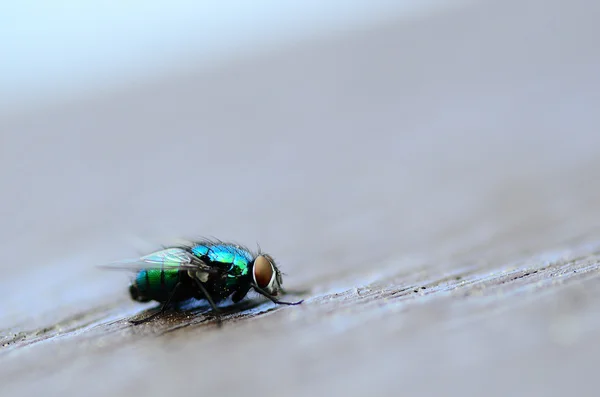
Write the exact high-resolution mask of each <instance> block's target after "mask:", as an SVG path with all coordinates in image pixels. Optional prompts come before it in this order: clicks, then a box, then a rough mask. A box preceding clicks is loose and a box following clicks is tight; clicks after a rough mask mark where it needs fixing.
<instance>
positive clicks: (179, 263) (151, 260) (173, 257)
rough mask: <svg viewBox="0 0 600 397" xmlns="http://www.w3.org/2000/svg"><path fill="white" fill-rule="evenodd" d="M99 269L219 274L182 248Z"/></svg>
mask: <svg viewBox="0 0 600 397" xmlns="http://www.w3.org/2000/svg"><path fill="white" fill-rule="evenodd" d="M99 267H101V268H105V269H116V270H129V271H133V272H138V271H140V270H144V269H145V270H149V269H159V270H162V269H164V268H166V267H176V268H178V269H182V270H194V271H203V272H207V273H217V272H219V269H217V268H215V267H213V266H209V265H207V264H206V263H205V262H204V261H202V260H201V259H199V258H198V257H196V256H194V255H193V254H191V253H189V252H187V251H186V250H184V249H182V248H167V249H164V250H161V251H156V252H153V253H151V254H149V255H146V256H142V257H141V258H138V259H126V260H122V261H117V262H112V263H109V264H107V265H100V266H99Z"/></svg>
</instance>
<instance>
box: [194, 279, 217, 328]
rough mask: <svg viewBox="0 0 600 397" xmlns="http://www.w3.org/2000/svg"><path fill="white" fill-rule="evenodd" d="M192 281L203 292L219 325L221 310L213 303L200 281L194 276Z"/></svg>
mask: <svg viewBox="0 0 600 397" xmlns="http://www.w3.org/2000/svg"><path fill="white" fill-rule="evenodd" d="M194 281H195V282H196V285H197V286H198V288H200V291H202V293H203V294H204V297H205V298H206V300H207V301H208V303H209V304H210V307H212V309H213V312H214V313H215V317H216V319H217V325H218V326H219V327H220V326H221V325H222V319H221V311H220V310H219V308H218V307H217V305H215V302H214V301H213V299H212V298H211V296H210V294H209V293H208V291H207V290H206V288H205V287H204V285H202V282H201V281H200V280H198V279H196V278H194Z"/></svg>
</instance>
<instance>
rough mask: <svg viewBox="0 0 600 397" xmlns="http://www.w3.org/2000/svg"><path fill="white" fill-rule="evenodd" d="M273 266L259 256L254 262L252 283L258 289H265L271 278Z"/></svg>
mask: <svg viewBox="0 0 600 397" xmlns="http://www.w3.org/2000/svg"><path fill="white" fill-rule="evenodd" d="M273 272H274V270H273V265H271V262H269V260H268V259H267V258H265V257H264V256H262V255H259V256H257V257H256V259H255V260H254V281H255V282H256V284H257V285H258V286H259V287H260V288H266V287H267V286H268V285H269V283H271V279H272V278H273Z"/></svg>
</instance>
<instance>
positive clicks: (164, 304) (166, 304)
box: [129, 283, 181, 325]
mask: <svg viewBox="0 0 600 397" xmlns="http://www.w3.org/2000/svg"><path fill="white" fill-rule="evenodd" d="M180 285H181V283H177V284H175V288H173V291H172V292H171V294H170V295H169V298H168V299H167V301H166V302H165V303H163V305H162V306H161V308H160V310H159V311H157V312H156V313H153V314H151V315H149V316H148V317H145V318H143V319H141V320H129V322H130V323H131V324H133V325H140V324H143V323H146V322H148V321H150V320H152V319H153V318H154V317H156V316H158V315H160V314H163V313H164V312H165V310H166V309H167V307H168V306H169V304H170V303H171V299H172V298H173V296H175V293H176V292H177V289H178V288H179V286H180Z"/></svg>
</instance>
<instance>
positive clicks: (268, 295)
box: [252, 284, 304, 305]
mask: <svg viewBox="0 0 600 397" xmlns="http://www.w3.org/2000/svg"><path fill="white" fill-rule="evenodd" d="M252 288H254V289H255V290H256V292H258V293H259V294H261V295H262V296H264V297H266V298H268V299H269V300H270V301H271V302H273V303H277V304H278V305H299V304H301V303H302V302H304V299H301V300H299V301H298V302H284V301H280V300H279V299H277V298H275V297H274V296H273V295H271V294H269V293H268V292H267V291H265V290H264V289H262V288H260V287H259V286H258V285H254V284H253V285H252Z"/></svg>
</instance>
